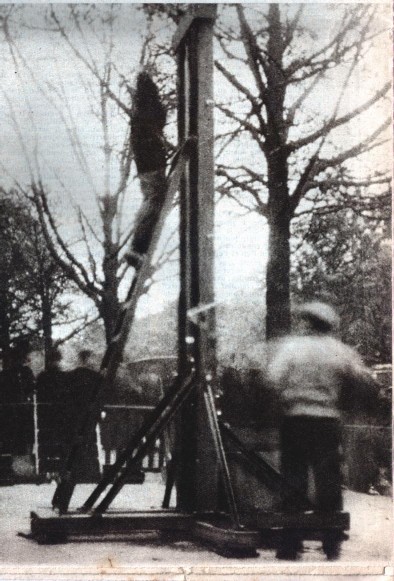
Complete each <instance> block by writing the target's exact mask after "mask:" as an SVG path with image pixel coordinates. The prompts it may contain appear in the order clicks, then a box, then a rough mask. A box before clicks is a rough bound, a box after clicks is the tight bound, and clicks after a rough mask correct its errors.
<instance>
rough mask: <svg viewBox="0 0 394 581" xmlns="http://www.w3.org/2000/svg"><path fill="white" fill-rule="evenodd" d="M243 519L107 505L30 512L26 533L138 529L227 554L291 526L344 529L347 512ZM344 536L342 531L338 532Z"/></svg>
mask: <svg viewBox="0 0 394 581" xmlns="http://www.w3.org/2000/svg"><path fill="white" fill-rule="evenodd" d="M243 522H244V525H243V526H242V527H241V528H236V527H234V526H233V525H232V523H231V522H230V520H229V518H228V516H227V515H225V514H221V513H209V514H204V515H203V514H200V515H196V514H188V513H182V512H178V511H176V510H173V509H168V510H152V511H146V512H141V511H127V512H125V511H111V512H107V513H104V514H102V515H92V514H83V513H80V512H77V511H75V512H69V513H67V514H64V515H60V516H59V515H58V514H57V513H56V512H55V511H53V510H52V509H40V511H37V512H32V513H31V538H32V539H33V540H35V541H37V542H38V543H40V544H54V543H64V542H67V541H75V540H82V539H83V540H92V541H95V540H102V539H105V538H110V539H111V540H115V541H116V540H124V539H125V537H127V538H130V540H132V539H133V537H136V536H138V537H139V538H140V536H141V533H147V534H148V533H158V532H162V533H164V535H165V534H169V535H175V536H177V537H178V538H180V539H188V540H193V541H197V542H202V543H204V544H207V545H209V546H210V547H211V548H213V550H216V551H218V552H221V553H226V551H227V552H228V551H230V552H231V554H232V556H234V555H235V556H236V555H237V554H239V556H242V555H244V554H248V555H249V554H250V553H251V552H253V551H256V549H258V548H261V547H267V545H268V546H272V545H275V542H276V539H277V538H278V535H279V534H280V532H281V531H283V530H287V529H296V530H297V531H299V533H300V534H301V536H302V538H303V539H320V538H321V537H322V533H323V532H324V531H327V530H337V531H342V532H344V531H347V530H349V526H350V517H349V514H348V513H345V512H337V513H332V514H323V513H318V512H304V513H294V514H283V513H263V512H258V511H257V512H256V513H254V514H253V515H249V516H247V515H246V516H245V517H244V519H243ZM343 538H344V539H345V538H346V536H345V535H343Z"/></svg>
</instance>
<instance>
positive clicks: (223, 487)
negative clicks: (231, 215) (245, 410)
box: [31, 4, 349, 555]
mask: <svg viewBox="0 0 394 581" xmlns="http://www.w3.org/2000/svg"><path fill="white" fill-rule="evenodd" d="M215 17H216V5H214V4H200V5H198V4H197V5H191V6H190V7H189V9H188V11H187V13H186V14H185V16H184V17H183V19H182V20H181V22H180V24H179V26H178V30H177V32H176V35H175V37H174V50H175V52H176V54H177V59H178V138H179V139H178V140H179V143H181V144H185V145H184V146H183V148H182V147H181V149H180V153H179V155H178V156H177V162H176V163H175V167H174V168H173V170H172V172H170V174H169V177H168V187H167V194H166V201H165V204H164V207H163V209H162V212H161V215H160V218H159V220H158V222H157V224H156V226H155V230H154V233H153V236H152V240H151V245H150V248H149V250H148V252H147V254H146V256H145V258H144V260H143V262H142V266H141V267H140V269H139V270H138V271H137V272H136V275H135V277H134V280H133V282H132V285H131V288H130V291H129V293H128V296H127V300H126V302H125V304H124V310H123V312H122V313H121V316H120V318H119V321H118V322H117V325H116V331H115V336H114V338H113V341H112V342H111V344H110V346H109V348H108V351H107V353H106V354H105V357H104V361H103V365H102V370H101V372H102V384H103V385H104V384H105V385H108V384H109V383H111V381H113V379H114V377H115V375H116V371H117V367H118V365H119V361H120V357H121V354H122V352H123V350H124V347H125V344H126V340H127V337H128V334H129V330H130V326H131V323H132V321H133V317H134V313H135V308H136V304H137V300H138V298H139V296H140V295H141V293H142V290H143V286H144V282H145V280H146V277H147V276H148V273H149V269H150V261H151V258H152V255H153V251H154V248H155V245H156V243H157V241H158V238H159V235H160V232H161V228H162V226H163V223H164V218H165V216H166V213H167V212H168V209H169V207H170V205H171V202H172V199H173V197H174V194H175V192H176V191H177V190H179V192H180V281H181V285H180V296H179V311H178V331H179V342H178V350H179V352H178V366H179V369H178V377H177V378H176V380H175V382H174V385H173V386H172V387H171V388H170V389H169V390H168V392H167V393H166V394H165V395H164V396H163V398H162V400H161V401H160V402H159V404H158V406H157V407H156V409H155V410H153V411H152V413H151V415H150V416H149V417H148V418H147V419H146V421H145V423H144V424H143V426H142V427H141V429H140V430H139V431H138V433H137V434H135V435H134V436H133V437H132V438H131V439H130V442H129V444H128V446H127V447H126V449H125V450H124V452H123V453H122V454H121V455H120V457H119V458H118V460H117V461H116V462H115V464H114V465H113V466H112V467H111V469H110V470H109V471H108V472H107V473H106V474H105V476H104V477H103V479H102V481H101V482H100V483H99V484H98V485H97V486H96V488H95V489H94V491H93V492H92V493H91V494H90V496H89V498H88V499H87V500H86V501H85V503H84V504H83V505H82V507H81V508H80V509H79V510H77V511H75V510H73V511H70V510H69V504H70V499H71V496H72V493H73V491H74V488H75V484H76V482H75V477H74V473H75V470H74V469H75V463H76V462H77V461H78V451H79V446H80V445H81V441H83V437H84V434H85V433H86V430H87V429H88V427H89V425H91V424H90V422H92V421H94V422H95V421H96V418H97V417H98V414H99V411H100V407H99V403H98V398H95V399H94V401H93V400H92V402H91V405H90V409H89V413H88V414H87V416H86V418H85V422H84V424H83V425H82V426H81V429H80V431H79V433H78V438H77V440H76V442H75V443H74V444H73V447H72V450H71V454H70V456H69V458H68V460H67V462H66V466H65V468H64V470H63V472H62V474H61V481H60V483H59V485H58V487H57V490H56V493H55V496H54V498H53V502H52V505H53V507H52V509H47V510H39V511H38V510H37V511H35V512H33V513H32V514H31V533H32V536H33V538H35V539H36V540H37V541H38V542H42V543H51V542H63V541H65V540H67V539H72V538H74V537H77V538H86V537H87V538H91V539H95V538H97V537H99V538H102V537H107V536H109V537H110V538H111V539H114V538H115V539H123V538H124V537H125V536H126V537H129V536H130V535H131V536H132V535H133V534H134V533H136V532H138V531H162V532H165V533H167V532H171V534H177V535H179V536H180V537H181V538H188V539H189V538H192V539H194V540H197V541H202V542H204V543H208V544H209V545H210V546H212V547H214V548H215V549H216V550H219V551H220V552H224V553H226V554H227V553H230V554H232V555H245V554H246V555H249V554H253V553H254V552H255V551H256V549H257V548H259V547H261V546H265V545H266V544H267V543H268V544H272V543H273V542H275V536H276V535H277V534H278V533H280V531H281V530H283V529H297V530H298V531H302V536H303V538H316V537H318V536H319V534H320V533H321V531H324V530H327V529H330V530H332V529H335V530H339V531H345V530H347V529H348V528H349V515H348V514H347V513H344V512H338V513H333V514H330V515H326V514H319V513H318V512H316V511H314V510H313V506H312V505H311V504H310V503H309V502H308V501H307V500H306V499H305V498H303V497H300V498H299V502H298V504H297V506H295V511H294V513H292V514H290V515H289V514H283V513H281V512H277V511H275V510H255V511H252V512H251V513H249V514H247V513H245V512H243V511H240V510H239V506H238V505H239V503H238V497H239V494H242V490H241V491H240V490H237V488H236V487H235V486H234V478H233V470H234V466H233V463H234V458H235V460H236V462H237V463H239V465H240V466H241V469H242V470H244V471H245V473H246V474H250V475H251V477H254V478H257V479H258V481H259V482H260V483H261V487H262V489H263V488H264V493H265V494H268V495H277V496H278V495H279V494H280V491H281V490H283V488H284V487H286V486H289V485H288V484H287V483H286V482H285V481H284V480H283V478H282V477H281V475H280V474H279V473H278V472H277V471H276V470H275V469H274V468H272V467H271V466H270V465H269V464H268V463H267V462H265V461H264V460H263V459H262V458H261V457H260V456H259V455H257V454H255V453H254V452H251V451H250V450H247V448H246V447H245V446H244V445H243V443H242V442H241V441H240V440H239V439H238V437H237V436H236V435H235V434H234V433H233V432H232V430H231V428H230V427H229V426H226V425H222V424H220V421H219V419H218V416H217V413H216V406H215V385H216V330H215V308H214V304H215V303H214V300H215V297H214V277H213V272H214V267H213V264H214V241H213V232H214V171H215V170H214V155H213V151H214V130H213V103H214V98H213V26H214V21H215ZM103 385H100V386H99V387H98V391H100V389H102V386H103ZM174 419H176V431H177V433H176V443H175V449H174V453H173V464H172V465H170V466H169V469H168V470H167V474H168V482H167V486H166V491H165V497H164V502H163V506H164V507H168V506H169V497H170V496H171V489H172V486H175V487H176V508H175V509H169V508H163V509H160V510H154V511H143V512H142V511H136V510H134V511H130V510H124V511H118V510H111V509H110V505H111V503H112V501H113V500H114V498H115V497H116V496H117V494H118V493H119V491H120V490H121V489H122V487H123V484H124V483H125V481H126V477H127V473H128V471H129V470H130V469H132V467H133V465H134V464H135V463H137V462H138V461H139V460H140V459H141V458H142V457H143V456H144V455H145V454H146V452H147V451H148V450H149V447H150V446H151V445H152V443H154V441H155V440H156V439H157V438H158V437H159V436H160V435H161V434H162V433H163V431H164V430H165V429H166V427H167V426H168V424H169V422H171V421H173V420H174ZM229 449H231V450H232V451H233V452H234V451H235V452H236V453H233V455H232V456H233V461H232V462H229V455H228V450H229Z"/></svg>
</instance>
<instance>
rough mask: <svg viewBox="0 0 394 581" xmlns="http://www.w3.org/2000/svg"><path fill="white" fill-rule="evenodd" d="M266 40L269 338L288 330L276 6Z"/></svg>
mask: <svg viewBox="0 0 394 581" xmlns="http://www.w3.org/2000/svg"><path fill="white" fill-rule="evenodd" d="M268 21H269V40H268V44H267V51H268V58H267V64H266V71H265V72H266V77H267V87H266V94H265V102H266V107H267V134H266V141H265V147H266V157H267V169H268V226H269V229H270V234H269V247H268V257H269V258H268V266H267V295H266V337H267V339H272V338H274V337H277V336H280V335H283V334H285V333H288V332H289V331H290V323H291V320H290V274H289V271H290V217H289V190H288V158H287V151H286V124H285V119H284V100H285V87H286V82H285V79H284V76H283V69H282V62H283V52H284V46H283V34H282V25H281V22H280V12H279V6H278V5H277V4H271V5H270V8H269V13H268Z"/></svg>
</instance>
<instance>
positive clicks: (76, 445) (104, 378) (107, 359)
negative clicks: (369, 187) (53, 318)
mask: <svg viewBox="0 0 394 581" xmlns="http://www.w3.org/2000/svg"><path fill="white" fill-rule="evenodd" d="M195 144H196V138H194V137H190V138H188V139H187V140H186V141H185V142H184V144H183V145H182V146H181V147H180V148H179V149H178V151H177V152H176V154H175V155H174V157H173V160H172V162H171V165H170V169H169V172H168V176H167V188H166V194H165V199H164V203H163V207H162V209H161V212H160V215H159V218H158V220H157V222H156V224H155V227H154V230H153V233H152V237H151V242H150V246H149V249H148V251H147V252H146V254H145V255H144V256H143V260H142V263H141V265H140V266H139V267H138V268H136V270H135V274H134V277H133V280H132V282H131V284H130V287H129V290H128V293H127V297H126V300H125V302H124V303H123V305H122V310H121V311H120V313H119V316H118V319H117V322H116V325H115V330H114V334H113V337H112V339H111V341H110V343H109V345H108V347H107V350H106V352H105V354H104V357H103V360H102V362H101V366H100V380H99V381H98V383H97V386H96V388H95V390H94V392H93V393H92V395H91V399H90V401H89V402H88V406H87V409H86V412H85V414H84V417H83V419H82V421H81V424H80V426H79V428H78V431H77V434H76V436H75V439H74V440H73V442H72V444H71V447H70V451H69V453H68V456H67V459H66V461H65V465H64V467H63V469H62V471H61V473H60V477H59V482H58V485H57V487H56V490H55V493H54V496H53V499H52V507H53V508H54V509H57V510H58V511H59V513H60V514H64V513H66V512H67V510H68V507H69V504H70V501H71V498H72V495H73V492H74V489H75V486H76V469H77V467H78V463H79V461H80V456H81V451H82V449H83V445H84V442H85V440H86V435H87V434H88V433H89V431H90V430H91V429H92V427H93V426H95V425H96V424H97V422H98V420H99V414H100V411H101V409H100V396H101V394H102V393H103V392H104V390H105V388H106V387H107V386H110V385H111V384H112V382H113V381H114V379H115V376H116V373H117V371H118V368H119V364H120V361H121V359H122V354H123V351H124V348H125V345H126V342H127V339H128V336H129V332H130V329H131V325H132V322H133V320H134V316H135V311H136V308H137V303H138V299H139V298H140V296H141V295H142V293H143V290H144V285H145V283H146V281H147V279H148V278H149V276H150V265H151V260H152V257H153V253H154V251H155V249H156V246H157V243H158V241H159V237H160V234H161V232H162V229H163V226H164V222H165V218H166V216H167V215H168V213H169V211H170V209H171V205H172V201H173V199H174V195H175V193H176V191H177V190H178V188H179V184H180V181H181V178H182V175H183V172H184V169H185V166H186V163H187V161H188V159H189V157H190V154H191V151H192V150H193V148H194V146H195Z"/></svg>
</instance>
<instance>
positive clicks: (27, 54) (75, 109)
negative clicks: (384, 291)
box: [0, 3, 392, 316]
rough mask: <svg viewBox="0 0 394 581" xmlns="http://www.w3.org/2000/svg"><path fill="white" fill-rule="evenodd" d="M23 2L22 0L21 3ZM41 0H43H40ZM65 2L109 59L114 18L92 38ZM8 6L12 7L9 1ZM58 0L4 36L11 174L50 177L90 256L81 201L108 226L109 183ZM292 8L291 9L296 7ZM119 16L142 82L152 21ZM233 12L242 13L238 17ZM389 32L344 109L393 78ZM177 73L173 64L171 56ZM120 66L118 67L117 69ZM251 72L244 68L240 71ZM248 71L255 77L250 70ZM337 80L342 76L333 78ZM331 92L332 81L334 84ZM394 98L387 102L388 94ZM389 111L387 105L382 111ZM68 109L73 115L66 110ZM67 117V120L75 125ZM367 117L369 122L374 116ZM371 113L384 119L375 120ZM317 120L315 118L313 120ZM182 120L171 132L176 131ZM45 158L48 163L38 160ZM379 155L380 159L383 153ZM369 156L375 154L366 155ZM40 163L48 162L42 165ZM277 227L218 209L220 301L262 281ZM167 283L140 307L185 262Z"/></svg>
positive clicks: (129, 13)
mask: <svg viewBox="0 0 394 581" xmlns="http://www.w3.org/2000/svg"><path fill="white" fill-rule="evenodd" d="M17 4H19V3H17ZM40 4H41V3H40ZM54 6H55V11H56V14H57V15H58V17H59V19H60V20H61V21H64V22H65V23H66V27H68V28H67V31H68V33H69V34H70V37H71V38H73V40H74V41H75V43H76V46H78V47H79V48H80V49H81V51H82V52H83V54H84V55H87V58H88V59H90V57H92V59H93V60H94V61H95V62H97V64H98V66H100V64H101V63H102V61H103V54H104V53H103V46H104V43H103V42H102V40H103V35H107V36H106V38H108V23H106V24H105V25H104V26H102V27H97V28H96V29H95V31H94V33H93V34H87V36H86V42H84V41H83V39H82V37H81V35H80V34H79V33H78V31H77V30H76V28H75V26H74V27H73V26H71V25H70V24H69V23H67V20H64V18H65V15H66V12H67V10H68V8H67V7H66V6H62V5H61V4H55V5H54ZM385 6H386V7H384V6H382V8H381V19H380V22H379V26H381V27H382V28H383V29H385V28H387V31H389V30H390V29H391V25H390V18H391V9H390V6H389V5H385ZM2 9H5V10H6V9H7V5H4V6H3V7H2ZM47 10H48V5H47V4H45V3H42V5H37V4H36V5H21V6H17V7H16V11H19V12H17V14H16V18H15V20H14V22H15V23H14V24H13V26H12V30H11V33H12V35H13V38H14V39H15V44H14V46H13V51H14V52H13V54H11V53H10V52H9V50H8V47H7V45H6V43H5V42H4V39H2V40H1V42H2V44H3V46H2V54H3V55H4V58H3V59H2V62H1V63H0V74H1V78H2V83H1V87H0V126H1V128H2V131H1V132H0V149H1V151H2V157H1V160H0V163H1V169H2V174H3V183H5V184H7V185H12V183H13V181H14V180H17V181H18V182H20V183H22V184H26V183H28V182H29V179H31V175H32V174H33V175H34V176H35V177H36V178H37V177H39V174H40V177H41V178H42V179H43V181H44V182H45V184H46V185H47V187H48V190H49V191H50V201H51V207H52V208H53V211H54V213H55V214H56V217H57V220H58V222H59V224H60V225H61V232H62V233H63V235H64V236H65V237H66V238H67V239H68V240H70V241H72V244H73V249H74V251H75V252H77V253H79V255H80V257H81V259H82V260H84V259H85V258H84V256H85V255H84V253H83V250H82V247H81V246H80V244H79V243H78V239H79V237H80V233H79V230H78V226H77V221H76V214H75V211H74V209H75V207H76V206H81V208H82V209H83V211H84V213H85V214H86V216H87V217H88V219H89V221H90V223H91V225H92V228H93V229H96V231H97V232H99V216H98V212H97V203H96V197H95V191H98V192H100V191H102V187H103V152H102V136H101V133H100V131H101V129H100V125H99V124H98V122H97V118H96V117H95V115H94V114H93V113H92V111H91V109H90V108H91V106H92V103H93V101H92V100H91V99H89V98H88V95H90V91H91V89H92V88H93V90H95V85H94V81H93V79H92V76H91V75H90V74H88V73H87V71H86V67H85V66H84V64H83V63H81V62H80V61H79V60H78V59H76V58H75V55H74V54H73V53H72V51H70V49H69V48H68V47H67V46H66V45H65V43H64V42H63V40H62V39H61V38H59V36H58V35H57V34H56V33H54V32H52V31H51V30H50V29H51V25H50V23H48V21H46V20H45V13H46V11H47ZM290 10H291V8H290ZM100 11H102V12H103V13H104V12H106V13H108V6H103V7H100V6H99V5H98V4H96V6H95V8H94V10H93V12H92V14H93V15H94V13H97V12H100ZM116 12H117V14H118V15H119V18H117V19H116V21H115V24H114V31H113V38H114V42H113V44H114V48H113V60H114V62H115V63H116V69H117V73H119V76H118V78H121V76H122V75H124V77H125V78H126V79H127V80H128V81H130V80H131V81H132V80H133V78H135V75H136V72H137V71H138V62H139V58H140V50H141V49H140V47H141V40H142V38H143V36H144V33H145V31H146V22H145V19H144V18H143V16H142V13H141V11H139V10H137V9H136V7H135V6H133V5H131V4H130V3H129V5H127V6H126V5H122V6H118V7H117V8H116ZM305 12H306V24H307V25H308V26H309V27H310V28H311V29H312V30H314V32H315V35H316V34H317V35H318V36H319V40H322V41H323V40H324V38H325V37H327V38H328V37H329V35H330V34H332V32H333V30H335V25H336V24H335V19H333V17H332V15H331V16H330V10H329V9H328V8H327V6H325V5H323V6H322V5H321V4H319V3H313V4H312V3H311V4H309V7H308V9H307V10H306V11H305ZM231 18H233V17H231ZM154 34H155V35H156V37H157V38H158V37H160V36H161V37H162V38H163V39H165V38H169V36H170V35H171V34H172V31H171V30H170V29H169V28H166V27H163V26H162V25H160V26H157V27H156V28H154ZM389 46H390V45H389V37H388V34H383V35H381V36H380V37H379V38H378V39H377V41H376V47H375V49H373V50H372V51H371V52H370V54H369V55H367V58H366V67H365V71H364V72H362V71H361V72H360V73H359V75H358V77H357V78H356V79H355V82H354V83H353V86H352V87H351V90H350V91H349V95H348V97H347V98H346V99H345V100H344V101H343V105H342V106H343V107H344V108H349V107H350V108H351V107H352V106H355V105H357V103H359V102H362V101H363V100H364V98H365V95H367V94H368V91H369V92H370V91H372V90H373V89H374V87H376V86H380V83H381V82H382V80H384V78H389V75H390V74H391V73H390V68H389V67H390V66H391V62H392V61H391V58H390V54H391V53H390V49H389ZM165 66H166V67H168V70H169V71H170V72H171V73H172V74H174V69H173V68H172V69H171V67H172V66H173V65H171V63H170V62H169V61H168V63H167V64H166V65H165ZM114 74H116V73H114ZM237 74H240V75H241V77H240V78H242V75H243V74H244V73H242V72H241V71H237ZM244 78H245V79H246V77H244ZM331 82H332V83H333V84H332V87H335V83H337V82H338V80H335V79H332V80H331ZM325 90H326V91H327V86H326V89H325ZM226 93H228V97H229V99H231V93H230V92H229V88H228V87H226V85H225V84H224V83H223V82H222V79H220V78H219V76H218V75H217V74H216V76H215V99H219V100H220V99H225V98H226ZM314 103H315V104H316V109H318V108H319V107H320V108H321V107H322V103H323V106H326V107H327V108H329V107H331V106H332V99H331V96H330V94H329V92H328V93H327V92H326V93H324V92H322V93H320V94H319V93H317V94H316V95H315V97H314ZM386 105H387V103H386ZM376 114H377V115H380V114H382V110H379V109H377V110H376V111H375V112H374V115H376ZM62 117H63V119H62ZM64 119H65V120H66V124H67V128H66V127H65V123H64ZM365 122H366V121H365V120H364V121H363V123H364V124H365ZM371 122H376V119H375V120H371ZM220 123H221V119H220V118H219V117H218V118H217V119H216V129H217V130H219V129H221V128H222V125H221V124H220ZM312 123H313V121H312ZM124 127H125V125H124V118H122V117H121V116H119V114H118V112H117V111H116V109H115V108H112V110H111V117H110V139H111V142H112V144H113V145H114V146H115V147H118V148H119V147H120V146H121V145H122V143H123V139H124ZM174 129H175V128H174V125H173V124H172V126H170V127H169V129H168V131H169V132H170V133H171V132H173V131H174ZM363 130H364V128H363V127H362V125H357V124H355V125H354V127H353V136H350V137H349V135H348V134H345V133H344V134H340V133H338V140H340V141H341V143H346V140H349V139H351V138H354V135H356V136H357V134H358V132H360V134H362V131H363ZM72 132H74V133H75V132H76V133H77V134H78V136H79V140H80V143H81V145H82V149H83V152H84V156H85V160H86V166H88V167H89V171H88V172H87V171H83V169H82V168H81V164H79V163H78V160H77V158H76V156H75V152H74V151H73V149H72V148H71V147H70V139H69V135H70V133H72ZM226 155H227V160H229V161H230V162H236V163H242V162H243V160H244V159H250V155H251V152H250V149H247V148H245V144H244V142H242V140H240V141H239V142H238V143H234V145H233V146H232V147H230V148H229V149H228V151H227V153H226ZM36 160H38V163H36ZM371 160H372V158H371V159H370V160H369V163H372V164H373V165H376V164H379V163H380V160H375V159H374V160H373V162H371ZM363 163H365V160H364V162H363ZM38 166H39V171H38ZM117 180H118V171H117V165H116V163H114V164H113V167H112V173H111V185H112V188H115V187H116V184H117ZM129 194H130V196H129V198H130V201H128V202H127V203H126V205H125V211H124V218H123V220H124V223H123V225H124V226H125V225H126V224H127V223H128V222H129V217H130V216H131V215H132V214H133V213H134V212H135V209H136V207H137V206H138V203H139V200H140V196H139V187H138V181H137V180H133V181H132V182H131V184H130V188H129ZM176 224H177V215H176V212H174V213H173V214H172V215H171V216H170V217H169V219H168V222H167V228H166V232H165V235H164V236H163V239H165V238H166V236H167V235H168V233H170V232H171V231H172V229H173V228H175V227H176ZM267 234H268V233H267V229H266V227H265V224H264V221H263V219H262V218H261V217H259V216H257V215H251V214H250V215H246V216H245V215H243V212H242V211H240V209H239V208H238V207H236V206H235V205H234V204H233V203H231V202H229V201H227V202H226V201H224V202H221V204H219V206H218V207H217V210H216V230H215V236H216V239H215V244H216V263H215V280H216V294H217V300H218V302H222V301H231V300H232V299H233V298H234V297H235V296H239V292H242V291H244V292H249V291H252V290H254V289H257V288H259V287H261V285H262V281H263V278H264V271H265V265H266V261H267ZM92 248H93V252H96V253H97V256H99V248H98V247H97V248H96V247H95V245H94V242H93V246H92ZM160 277H161V278H162V279H163V282H162V283H159V284H155V285H153V287H152V290H151V292H150V293H149V295H148V296H145V297H143V299H142V300H141V301H140V309H139V315H140V316H141V315H143V314H146V313H149V312H155V311H158V310H161V309H162V308H163V307H164V306H165V304H166V303H167V302H168V301H169V300H174V299H175V298H176V295H177V290H178V283H177V277H176V267H175V266H171V267H169V268H168V269H167V271H165V272H163V273H161V274H160ZM75 305H76V307H77V308H80V309H81V310H84V309H86V308H87V307H88V305H90V303H89V302H88V301H87V300H86V299H83V298H79V299H78V300H77V302H76V303H75Z"/></svg>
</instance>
